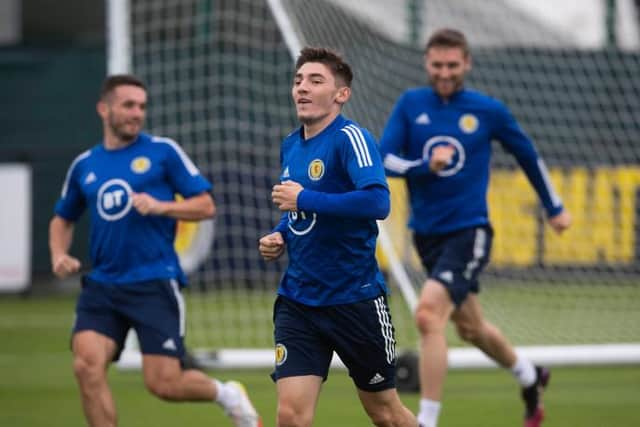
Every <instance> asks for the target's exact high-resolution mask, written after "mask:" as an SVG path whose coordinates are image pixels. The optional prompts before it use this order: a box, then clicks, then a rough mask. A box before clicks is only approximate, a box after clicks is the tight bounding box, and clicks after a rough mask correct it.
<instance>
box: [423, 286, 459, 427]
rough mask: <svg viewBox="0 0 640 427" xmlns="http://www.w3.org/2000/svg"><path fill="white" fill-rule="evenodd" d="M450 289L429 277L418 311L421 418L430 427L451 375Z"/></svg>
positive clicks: (435, 420) (436, 416)
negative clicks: (445, 382)
mask: <svg viewBox="0 0 640 427" xmlns="http://www.w3.org/2000/svg"><path fill="white" fill-rule="evenodd" d="M454 307H455V306H454V304H453V302H452V301H451V298H450V296H449V292H448V291H447V290H446V288H445V287H444V286H442V284H441V283H440V282H438V281H435V280H431V279H429V280H427V282H426V284H425V286H424V287H423V288H422V294H421V295H420V301H419V303H418V308H417V310H416V314H415V320H416V325H417V327H418V330H419V331H420V336H421V349H420V369H419V372H420V395H421V400H420V410H419V413H418V421H419V422H420V423H421V424H422V425H424V426H427V427H433V426H435V425H436V423H437V418H438V414H439V412H440V401H441V399H442V388H443V385H444V379H445V377H446V375H447V350H448V347H447V339H446V335H445V331H446V326H447V322H448V321H449V318H450V317H451V314H452V313H453V310H454Z"/></svg>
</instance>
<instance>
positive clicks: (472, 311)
mask: <svg viewBox="0 0 640 427" xmlns="http://www.w3.org/2000/svg"><path fill="white" fill-rule="evenodd" d="M451 320H452V321H453V322H454V323H455V325H456V328H457V329H458V333H459V334H461V335H468V334H473V332H474V331H476V330H477V329H479V328H480V327H481V326H482V323H483V322H484V314H483V312H482V306H481V305H480V299H479V298H478V295H477V294H470V295H468V296H467V298H466V299H465V300H464V302H463V303H462V304H461V305H460V306H459V307H458V308H457V309H456V311H454V313H453V314H452V315H451Z"/></svg>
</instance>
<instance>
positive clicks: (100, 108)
mask: <svg viewBox="0 0 640 427" xmlns="http://www.w3.org/2000/svg"><path fill="white" fill-rule="evenodd" d="M107 110H108V107H107V103H106V102H105V101H104V100H103V99H101V100H100V101H98V103H97V104H96V111H97V112H98V115H99V116H100V117H106V116H107Z"/></svg>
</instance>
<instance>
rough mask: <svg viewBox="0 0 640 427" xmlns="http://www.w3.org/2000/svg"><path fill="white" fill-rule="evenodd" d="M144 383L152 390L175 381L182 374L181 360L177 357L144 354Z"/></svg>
mask: <svg viewBox="0 0 640 427" xmlns="http://www.w3.org/2000/svg"><path fill="white" fill-rule="evenodd" d="M142 373H143V377H144V383H145V385H146V386H147V388H149V389H150V390H155V389H157V388H159V387H160V386H161V385H162V384H167V383H172V382H175V381H176V380H177V379H179V378H180V375H182V368H181V366H180V360H179V359H177V358H175V357H170V356H164V355H158V354H145V355H143V356H142Z"/></svg>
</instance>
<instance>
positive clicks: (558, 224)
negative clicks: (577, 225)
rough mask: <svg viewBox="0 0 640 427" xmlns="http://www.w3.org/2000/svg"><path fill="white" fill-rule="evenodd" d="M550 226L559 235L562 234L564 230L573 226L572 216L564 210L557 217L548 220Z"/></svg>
mask: <svg viewBox="0 0 640 427" xmlns="http://www.w3.org/2000/svg"><path fill="white" fill-rule="evenodd" d="M547 221H548V222H549V225H550V226H551V228H553V231H555V232H556V233H558V234H561V233H562V232H563V231H564V230H566V229H567V228H569V227H570V226H571V214H570V213H569V212H567V211H566V210H563V211H562V212H560V213H559V214H557V215H556V216H552V217H550V218H549V219H548V220H547Z"/></svg>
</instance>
